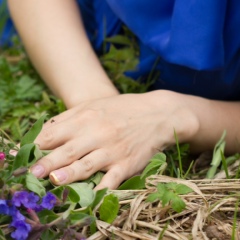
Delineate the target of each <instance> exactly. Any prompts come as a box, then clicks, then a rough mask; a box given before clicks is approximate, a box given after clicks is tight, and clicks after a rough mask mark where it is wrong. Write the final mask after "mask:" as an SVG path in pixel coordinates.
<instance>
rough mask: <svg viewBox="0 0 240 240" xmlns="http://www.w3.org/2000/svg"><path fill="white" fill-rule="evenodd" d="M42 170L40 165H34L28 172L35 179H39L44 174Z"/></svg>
mask: <svg viewBox="0 0 240 240" xmlns="http://www.w3.org/2000/svg"><path fill="white" fill-rule="evenodd" d="M44 171H45V170H44V168H43V166H41V165H38V164H37V165H35V166H33V167H32V168H31V169H30V172H31V173H32V174H33V175H35V176H36V177H41V176H42V175H43V174H44Z"/></svg>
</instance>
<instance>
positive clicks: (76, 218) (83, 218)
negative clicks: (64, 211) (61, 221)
mask: <svg viewBox="0 0 240 240" xmlns="http://www.w3.org/2000/svg"><path fill="white" fill-rule="evenodd" d="M68 219H69V220H70V221H71V224H74V225H77V226H78V228H80V227H81V228H82V227H84V226H89V225H90V224H92V223H93V222H94V221H95V220H96V219H95V217H93V216H90V215H88V214H85V213H82V212H74V211H72V212H71V213H70V215H69V216H68Z"/></svg>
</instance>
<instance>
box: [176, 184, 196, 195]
mask: <svg viewBox="0 0 240 240" xmlns="http://www.w3.org/2000/svg"><path fill="white" fill-rule="evenodd" d="M175 191H176V193H177V194H188V193H190V192H193V190H192V189H191V188H190V187H188V186H186V185H184V184H177V186H176V188H175Z"/></svg>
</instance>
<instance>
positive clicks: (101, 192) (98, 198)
mask: <svg viewBox="0 0 240 240" xmlns="http://www.w3.org/2000/svg"><path fill="white" fill-rule="evenodd" d="M106 192H107V188H104V189H100V190H98V191H97V192H96V194H95V197H94V200H93V202H92V203H91V204H90V205H89V207H90V208H91V209H94V208H95V207H96V206H97V205H98V204H99V203H100V202H101V201H102V199H103V197H104V196H105V194H106Z"/></svg>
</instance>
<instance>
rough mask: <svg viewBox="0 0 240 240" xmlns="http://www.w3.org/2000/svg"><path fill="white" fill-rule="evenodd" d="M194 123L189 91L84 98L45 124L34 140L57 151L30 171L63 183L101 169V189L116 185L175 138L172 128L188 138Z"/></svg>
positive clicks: (142, 166)
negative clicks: (185, 94)
mask: <svg viewBox="0 0 240 240" xmlns="http://www.w3.org/2000/svg"><path fill="white" fill-rule="evenodd" d="M196 123H197V121H196V119H195V116H194V115H193V114H192V112H191V111H190V110H189V109H188V108H187V107H186V97H185V96H184V95H182V94H177V93H173V92H168V91H155V92H151V93H145V94H124V95H118V96H114V97H109V98H105V99H100V100H95V101H90V102H84V103H82V104H80V105H78V106H77V107H74V108H72V109H70V110H67V111H66V112H64V113H62V114H60V115H58V116H56V117H54V118H53V119H52V120H49V121H48V122H47V123H46V124H45V126H44V127H43V129H42V131H41V132H40V134H39V136H38V137H37V139H36V141H35V142H36V143H37V144H39V146H40V148H41V149H45V150H47V149H48V150H53V151H52V152H51V153H50V154H48V155H47V156H45V157H43V158H42V159H40V160H39V161H38V162H37V164H35V165H34V166H33V167H32V168H31V171H32V173H33V174H35V175H36V176H37V177H45V176H47V175H49V176H50V179H51V181H52V182H53V183H54V184H57V185H62V184H68V183H71V182H73V181H77V180H83V179H86V178H88V177H89V176H91V175H92V174H94V173H95V172H97V171H100V170H101V171H104V172H106V174H105V176H104V177H103V179H102V181H101V182H100V184H99V185H98V186H97V189H100V188H104V187H108V188H110V189H114V188H117V187H118V186H119V185H120V184H121V182H122V181H124V180H125V179H127V178H129V177H131V176H133V175H135V174H137V173H139V172H140V171H142V170H143V168H144V167H145V166H146V165H147V163H148V161H149V159H150V158H151V157H152V156H153V155H154V154H155V153H156V152H158V151H159V150H163V149H165V148H166V147H168V146H169V145H172V144H174V142H175V140H174V129H175V130H176V132H177V134H179V135H178V137H179V139H180V141H181V140H183V141H184V139H187V138H189V137H190V135H193V134H194V133H195V131H196V130H197V128H196V126H197V124H196ZM195 125H196V126H195Z"/></svg>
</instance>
